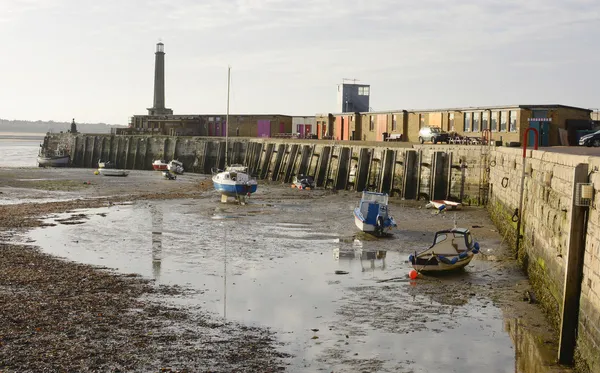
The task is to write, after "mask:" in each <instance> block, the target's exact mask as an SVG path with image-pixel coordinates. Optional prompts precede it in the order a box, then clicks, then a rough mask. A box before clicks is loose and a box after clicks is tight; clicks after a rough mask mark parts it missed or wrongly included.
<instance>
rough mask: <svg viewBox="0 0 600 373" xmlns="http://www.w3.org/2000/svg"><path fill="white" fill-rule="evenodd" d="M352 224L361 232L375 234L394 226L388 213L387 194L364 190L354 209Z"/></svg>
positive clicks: (380, 233)
mask: <svg viewBox="0 0 600 373" xmlns="http://www.w3.org/2000/svg"><path fill="white" fill-rule="evenodd" d="M354 224H356V226H357V227H358V229H360V230H361V231H363V232H367V233H374V234H377V235H382V234H383V233H384V232H385V230H391V229H392V228H393V227H396V226H397V225H396V221H395V220H394V218H392V217H391V216H390V215H389V214H388V195H387V194H386V193H375V192H367V191H364V192H363V193H362V198H361V199H360V202H359V203H358V207H356V208H355V209H354Z"/></svg>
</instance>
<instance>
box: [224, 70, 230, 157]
mask: <svg viewBox="0 0 600 373" xmlns="http://www.w3.org/2000/svg"><path fill="white" fill-rule="evenodd" d="M230 81H231V66H228V67H227V113H226V114H225V167H227V148H228V144H227V139H228V137H229V86H230Z"/></svg>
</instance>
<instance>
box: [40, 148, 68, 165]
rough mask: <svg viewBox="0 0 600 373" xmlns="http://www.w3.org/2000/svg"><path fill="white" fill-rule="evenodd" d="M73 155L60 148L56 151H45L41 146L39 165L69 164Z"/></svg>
mask: <svg viewBox="0 0 600 373" xmlns="http://www.w3.org/2000/svg"><path fill="white" fill-rule="evenodd" d="M70 160H71V157H70V156H69V154H67V153H66V152H65V151H64V150H62V149H59V150H57V151H56V152H44V151H43V150H42V148H40V153H39V154H38V157H37V162H38V166H39V167H65V166H68V165H69V161H70Z"/></svg>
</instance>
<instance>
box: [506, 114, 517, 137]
mask: <svg viewBox="0 0 600 373" xmlns="http://www.w3.org/2000/svg"><path fill="white" fill-rule="evenodd" d="M509 115H510V119H509V121H510V127H509V129H508V130H509V131H510V132H517V112H516V111H514V110H512V111H510V112H509Z"/></svg>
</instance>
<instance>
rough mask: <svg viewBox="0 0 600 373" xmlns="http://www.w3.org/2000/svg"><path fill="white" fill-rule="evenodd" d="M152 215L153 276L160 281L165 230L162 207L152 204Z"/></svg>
mask: <svg viewBox="0 0 600 373" xmlns="http://www.w3.org/2000/svg"><path fill="white" fill-rule="evenodd" d="M150 215H151V216H152V275H153V277H154V279H155V280H156V281H159V280H160V267H161V261H162V230H163V211H162V208H161V205H156V204H151V205H150Z"/></svg>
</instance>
